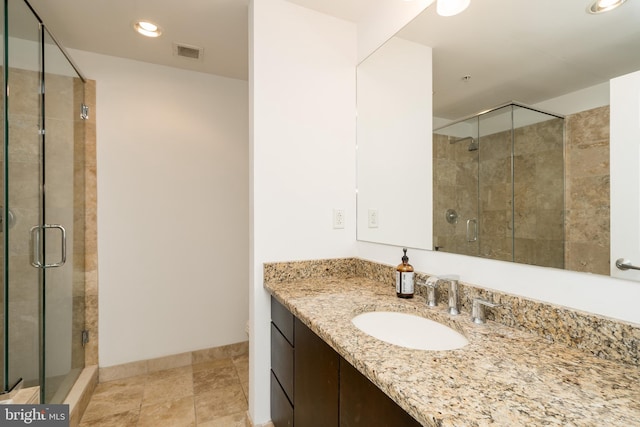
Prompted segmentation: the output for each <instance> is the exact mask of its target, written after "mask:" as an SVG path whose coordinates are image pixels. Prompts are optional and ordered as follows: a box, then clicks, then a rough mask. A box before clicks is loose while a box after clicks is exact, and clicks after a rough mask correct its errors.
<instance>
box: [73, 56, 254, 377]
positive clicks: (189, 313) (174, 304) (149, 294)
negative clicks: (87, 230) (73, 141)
mask: <svg viewBox="0 0 640 427" xmlns="http://www.w3.org/2000/svg"><path fill="white" fill-rule="evenodd" d="M71 55H72V57H73V58H74V60H75V61H76V62H77V63H78V66H79V67H80V68H81V69H82V70H83V72H84V73H85V74H86V76H87V77H88V78H90V79H93V80H96V81H97V112H91V114H97V117H98V120H97V180H98V182H97V185H98V263H99V286H100V288H99V298H100V301H99V304H100V306H99V310H100V315H99V335H100V336H99V340H100V341H99V346H100V350H99V351H100V354H99V358H100V365H101V366H113V365H118V364H122V363H126V362H131V361H137V360H143V359H149V358H155V357H161V356H166V355H171V354H176V353H182V352H186V351H192V350H198V349H203V348H208V347H215V346H221V345H226V344H231V343H235V342H240V341H245V340H246V339H247V336H246V334H245V332H244V328H245V322H246V320H247V319H248V316H249V314H248V287H247V285H248V280H249V278H248V272H247V268H246V266H247V256H248V255H247V254H248V251H249V248H248V245H249V236H248V230H247V224H248V209H249V208H248V204H249V201H248V130H247V123H248V85H247V82H245V81H240V80H234V79H228V78H222V77H216V76H211V75H206V74H200V73H195V72H190V71H183V70H178V69H173V68H168V67H164V66H157V65H151V64H147V63H143V62H136V61H131V60H126V59H120V58H114V57H109V56H104V55H97V54H92V53H87V52H82V51H75V50H74V51H71Z"/></svg>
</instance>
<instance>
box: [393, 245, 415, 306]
mask: <svg viewBox="0 0 640 427" xmlns="http://www.w3.org/2000/svg"><path fill="white" fill-rule="evenodd" d="M402 250H403V251H404V255H403V256H402V264H400V265H398V267H397V268H396V295H397V296H398V298H413V267H412V266H411V264H409V257H408V256H407V248H403V249H402Z"/></svg>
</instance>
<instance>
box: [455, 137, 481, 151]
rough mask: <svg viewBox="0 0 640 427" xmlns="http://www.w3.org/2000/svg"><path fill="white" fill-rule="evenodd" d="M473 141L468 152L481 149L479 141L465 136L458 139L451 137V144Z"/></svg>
mask: <svg viewBox="0 0 640 427" xmlns="http://www.w3.org/2000/svg"><path fill="white" fill-rule="evenodd" d="M469 140H471V142H470V143H469V148H467V150H468V151H477V150H478V148H479V147H480V145H479V144H478V140H477V139H475V138H474V137H472V136H465V137H463V138H456V137H453V136H450V137H449V144H455V143H457V142H462V141H469Z"/></svg>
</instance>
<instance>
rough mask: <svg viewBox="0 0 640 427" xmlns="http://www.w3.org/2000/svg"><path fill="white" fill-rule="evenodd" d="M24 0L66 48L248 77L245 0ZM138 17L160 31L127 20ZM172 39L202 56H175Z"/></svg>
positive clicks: (246, 1) (246, 10)
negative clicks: (145, 31)
mask: <svg viewBox="0 0 640 427" xmlns="http://www.w3.org/2000/svg"><path fill="white" fill-rule="evenodd" d="M28 1H29V3H30V4H31V5H32V6H33V7H34V9H36V11H37V12H38V14H39V15H40V17H41V18H42V20H43V21H44V23H45V25H46V26H47V27H48V28H49V30H50V31H51V32H52V33H53V35H54V36H55V37H56V39H58V41H59V42H60V44H62V45H63V46H64V47H66V48H72V49H79V50H85V51H89V52H96V53H101V54H104V55H111V56H118V57H122V58H129V59H135V60H139V61H144V62H151V63H155V64H161V65H167V66H170V67H176V68H183V69H188V70H193V71H200V72H203V73H210V74H217V75H220V76H225V77H231V78H236V79H244V80H246V79H247V77H248V18H247V17H248V4H249V1H248V0H179V1H176V0H53V1H52V0H28ZM138 19H148V20H151V21H153V22H155V23H157V24H158V25H160V26H161V27H162V29H163V34H162V36H161V37H158V38H155V39H151V38H147V37H143V36H140V35H139V34H137V33H135V32H134V30H133V27H132V23H133V22H134V21H135V20H138ZM174 42H176V43H181V44H186V45H189V46H195V47H199V48H203V49H204V51H203V53H204V54H203V56H202V60H193V59H188V58H183V57H177V56H174V55H173V43H174ZM87 77H89V78H90V77H91V76H87Z"/></svg>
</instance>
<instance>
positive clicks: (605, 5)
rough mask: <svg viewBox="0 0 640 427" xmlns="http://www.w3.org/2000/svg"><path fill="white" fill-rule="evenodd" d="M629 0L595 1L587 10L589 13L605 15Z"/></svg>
mask: <svg viewBox="0 0 640 427" xmlns="http://www.w3.org/2000/svg"><path fill="white" fill-rule="evenodd" d="M625 1H627V0H595V1H594V2H593V3H592V4H591V6H589V7H588V8H587V12H589V13H594V14H595V13H604V12H609V11H610V10H613V9H615V8H616V7H618V6H620V5H622V3H624V2H625Z"/></svg>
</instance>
